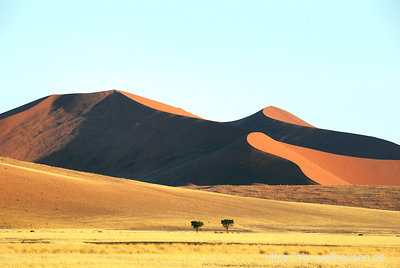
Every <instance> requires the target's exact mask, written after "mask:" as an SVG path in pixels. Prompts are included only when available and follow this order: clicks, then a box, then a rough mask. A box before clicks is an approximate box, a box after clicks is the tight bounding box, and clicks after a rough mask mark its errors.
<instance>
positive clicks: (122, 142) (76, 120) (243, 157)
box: [0, 91, 314, 185]
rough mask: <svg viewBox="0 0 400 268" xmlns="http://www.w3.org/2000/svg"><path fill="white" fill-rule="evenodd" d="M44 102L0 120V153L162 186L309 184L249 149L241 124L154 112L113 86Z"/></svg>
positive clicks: (287, 166) (282, 162)
mask: <svg viewBox="0 0 400 268" xmlns="http://www.w3.org/2000/svg"><path fill="white" fill-rule="evenodd" d="M44 102H45V103H44ZM44 102H41V103H39V104H37V105H36V106H33V107H32V108H30V109H29V110H27V111H25V112H24V113H26V114H27V115H29V116H22V115H21V114H16V115H13V116H10V117H7V118H5V119H3V120H2V121H0V127H1V128H2V129H4V130H5V131H4V132H3V131H2V132H1V133H0V136H1V138H0V140H1V141H2V142H1V143H0V144H1V146H0V155H5V156H11V157H14V158H16V159H19V160H28V161H35V162H38V163H43V164H49V165H52V166H58V167H64V168H69V169H74V170H81V171H88V172H96V173H100V174H104V175H111V176H118V177H126V178H131V179H136V178H138V179H140V180H142V181H147V182H154V183H162V184H166V185H187V184H189V183H195V184H198V185H205V184H225V183H230V184H249V183H253V182H259V183H267V184H314V182H313V181H311V180H310V179H308V178H307V177H306V176H305V175H304V174H303V173H302V172H301V170H300V169H299V168H298V166H296V165H295V164H293V163H291V162H289V161H288V160H286V159H282V158H280V157H277V156H271V155H268V154H266V153H264V152H260V151H258V150H255V149H253V148H252V147H251V146H250V145H249V144H248V143H247V142H246V140H245V137H246V136H247V134H248V130H247V129H243V128H239V127H235V126H232V125H229V124H224V123H218V122H212V121H207V120H203V119H198V118H192V117H188V116H182V115H177V114H174V113H168V112H163V111H160V110H156V109H153V108H151V107H148V106H146V105H143V104H141V103H139V102H138V101H136V100H134V99H132V98H128V97H127V96H126V95H125V94H122V93H120V92H118V91H107V92H104V93H102V94H97V93H94V94H78V95H63V96H51V97H49V98H47V99H45V101H44ZM160 105H161V104H160ZM16 117H17V119H18V120H16ZM19 118H21V119H19ZM8 122H10V124H9V125H10V126H9V127H8V125H7V124H8ZM12 123H14V124H12ZM4 126H6V127H5V128H3V127H4ZM25 126H29V127H25ZM9 137H11V138H10V139H9Z"/></svg>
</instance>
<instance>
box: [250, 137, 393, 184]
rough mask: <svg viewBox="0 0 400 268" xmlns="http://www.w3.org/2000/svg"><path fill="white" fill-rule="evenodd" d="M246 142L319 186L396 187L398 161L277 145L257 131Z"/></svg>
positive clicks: (276, 142)
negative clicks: (285, 161)
mask: <svg viewBox="0 0 400 268" xmlns="http://www.w3.org/2000/svg"><path fill="white" fill-rule="evenodd" d="M247 140H248V142H249V143H250V144H251V145H252V146H253V147H254V148H257V149H259V150H261V151H264V152H267V153H270V154H274V155H277V156H280V157H282V158H285V159H288V160H290V161H292V162H294V163H296V164H297V165H298V166H299V167H300V168H301V170H302V171H303V172H304V174H306V175H307V176H308V177H309V178H310V179H312V180H313V181H315V182H317V183H319V184H323V185H337V184H339V185H340V184H343V185H345V184H354V185H397V186H399V185H400V160H376V159H365V158H357V157H350V156H342V155H335V154H331V153H325V152H321V151H317V150H313V149H308V148H304V147H300V146H294V145H290V144H285V143H282V142H278V141H275V140H273V139H271V138H270V137H268V136H267V135H265V134H263V133H260V132H253V133H251V134H249V135H248V137H247Z"/></svg>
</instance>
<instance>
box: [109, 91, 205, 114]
mask: <svg viewBox="0 0 400 268" xmlns="http://www.w3.org/2000/svg"><path fill="white" fill-rule="evenodd" d="M117 92H119V93H121V94H123V95H125V96H126V97H128V98H130V99H132V100H134V101H136V102H139V103H141V104H143V105H146V106H148V107H150V108H153V109H156V110H159V111H162V112H166V113H170V114H176V115H182V116H187V117H193V118H198V119H203V118H201V117H199V116H197V115H194V114H191V113H189V112H186V111H185V110H183V109H181V108H178V107H174V106H171V105H168V104H164V103H162V102H158V101H154V100H151V99H147V98H144V97H141V96H138V95H135V94H132V93H128V92H124V91H121V90H117Z"/></svg>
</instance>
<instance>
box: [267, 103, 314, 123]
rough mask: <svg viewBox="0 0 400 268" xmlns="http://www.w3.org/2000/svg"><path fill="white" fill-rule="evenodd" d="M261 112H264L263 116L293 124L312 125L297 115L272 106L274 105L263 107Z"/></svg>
mask: <svg viewBox="0 0 400 268" xmlns="http://www.w3.org/2000/svg"><path fill="white" fill-rule="evenodd" d="M263 114H265V116H268V117H270V118H272V119H275V120H279V121H282V122H286V123H290V124H295V125H299V126H305V127H313V126H312V125H310V124H309V123H307V122H305V121H303V120H301V119H300V118H298V117H297V116H295V115H293V114H291V113H289V112H287V111H285V110H282V109H279V108H277V107H274V106H268V107H266V108H264V109H263Z"/></svg>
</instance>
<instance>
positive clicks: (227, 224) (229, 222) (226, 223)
mask: <svg viewBox="0 0 400 268" xmlns="http://www.w3.org/2000/svg"><path fill="white" fill-rule="evenodd" d="M221 224H222V225H223V226H224V228H225V231H226V232H228V231H229V227H231V226H232V225H233V220H228V219H223V220H221Z"/></svg>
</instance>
